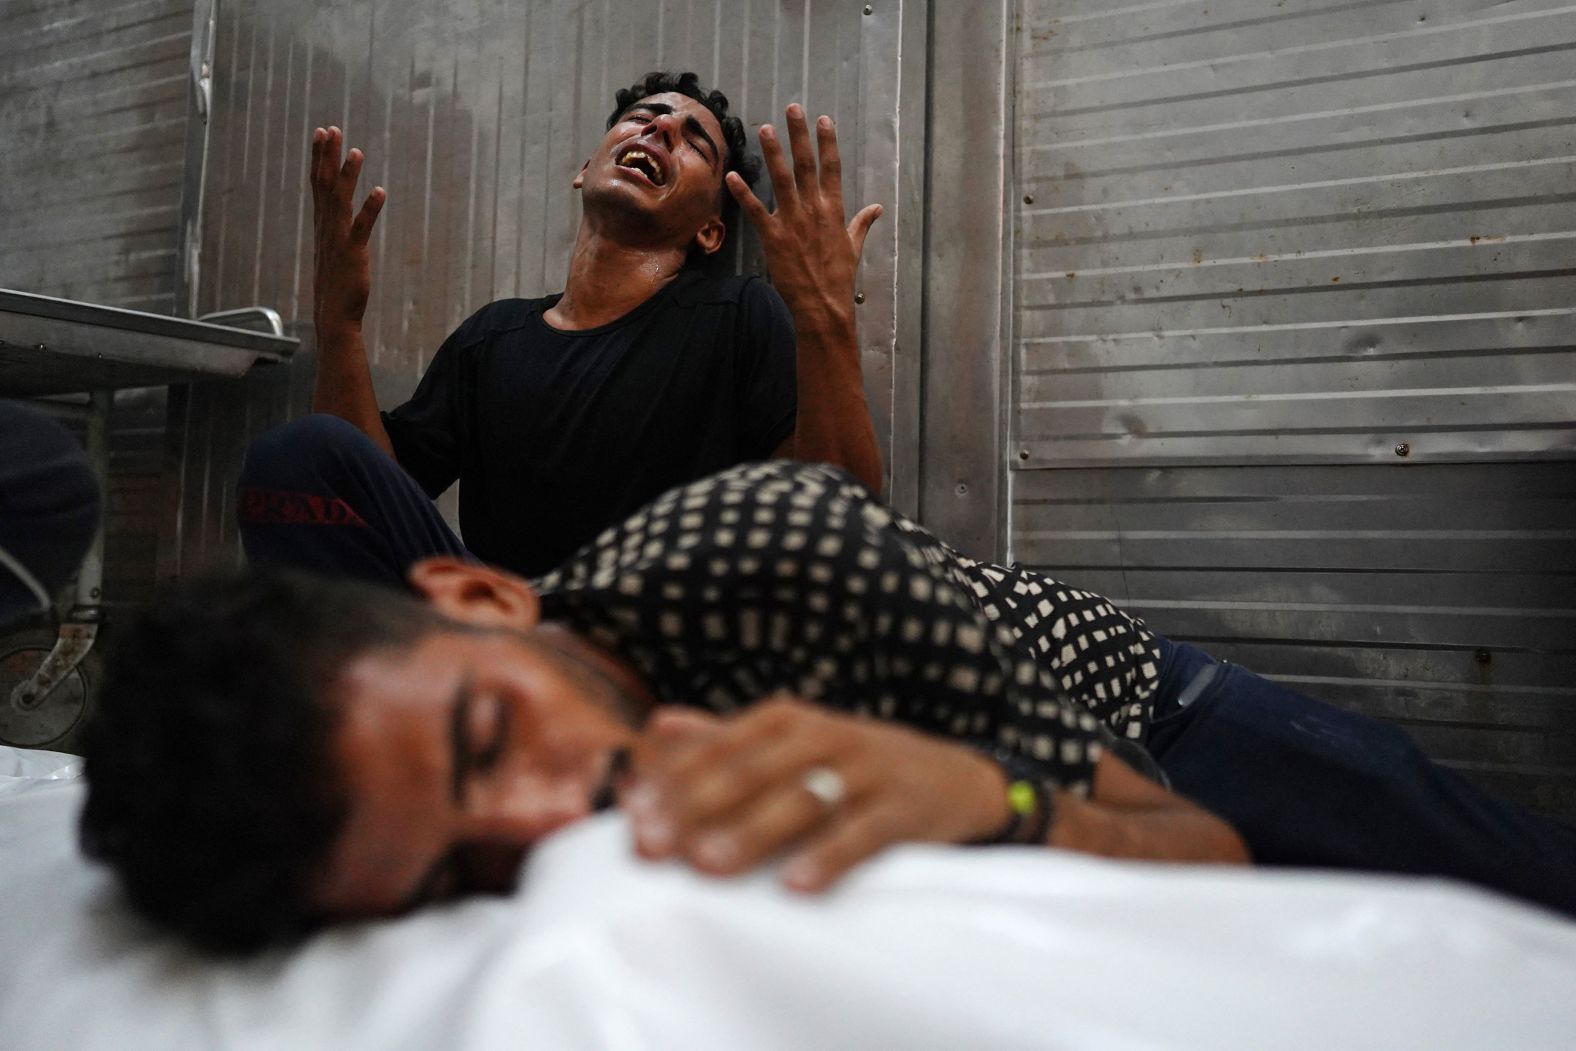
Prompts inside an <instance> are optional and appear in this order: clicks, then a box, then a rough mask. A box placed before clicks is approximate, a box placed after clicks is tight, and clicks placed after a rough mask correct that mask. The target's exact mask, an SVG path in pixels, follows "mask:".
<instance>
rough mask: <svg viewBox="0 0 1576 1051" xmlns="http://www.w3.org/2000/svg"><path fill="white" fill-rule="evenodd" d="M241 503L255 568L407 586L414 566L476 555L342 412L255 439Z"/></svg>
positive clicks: (247, 544)
mask: <svg viewBox="0 0 1576 1051" xmlns="http://www.w3.org/2000/svg"><path fill="white" fill-rule="evenodd" d="M238 507H239V517H240V526H241V545H242V547H244V548H245V550H246V557H247V559H248V560H249V561H251V562H252V564H253V565H268V566H285V567H291V568H295V569H305V570H310V571H312V572H315V573H321V574H325V575H330V576H352V577H359V578H361V579H363V580H370V581H375V582H377V583H383V584H389V585H391V586H393V587H404V586H405V573H406V571H407V570H408V569H409V568H410V566H411V563H413V562H417V561H419V560H421V559H423V558H426V557H428V556H430V555H454V556H457V557H460V558H470V557H471V555H470V552H468V551H467V550H466V549H465V545H464V544H462V543H461V542H460V538H459V537H457V536H455V535H454V530H452V529H450V528H449V525H448V523H447V522H445V521H444V520H443V516H442V515H440V514H439V513H438V509H437V508H436V507H434V506H433V503H432V501H431V500H430V499H429V498H428V497H427V494H426V493H425V492H423V491H422V488H421V486H419V485H417V484H416V482H415V480H414V479H412V478H411V476H410V475H408V474H406V473H405V472H404V470H402V469H401V468H400V466H399V464H397V463H395V462H394V461H393V460H392V459H390V458H389V457H388V455H387V454H385V453H384V452H383V450H381V449H379V448H378V447H377V445H376V444H374V443H373V441H372V439H370V438H368V437H367V436H366V435H365V434H363V433H362V432H361V430H360V429H359V428H357V427H356V426H355V425H354V424H351V423H347V422H346V421H344V420H342V419H340V418H339V417H337V416H322V415H318V416H306V417H303V418H301V419H299V420H294V421H292V422H290V423H287V424H285V425H283V426H281V427H276V428H275V429H273V430H271V431H269V432H268V433H267V434H265V435H263V436H262V437H261V438H259V439H258V440H257V441H256V442H254V443H253V444H252V447H251V448H250V449H248V450H247V453H246V462H245V464H244V465H243V466H242V468H241V482H240V499H239V504H238Z"/></svg>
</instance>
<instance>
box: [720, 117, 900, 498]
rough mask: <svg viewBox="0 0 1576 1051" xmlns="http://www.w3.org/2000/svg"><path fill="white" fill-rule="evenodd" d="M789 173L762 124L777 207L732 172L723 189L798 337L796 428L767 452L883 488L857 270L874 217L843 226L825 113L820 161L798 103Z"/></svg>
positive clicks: (819, 128) (865, 212) (871, 213)
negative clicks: (759, 250)
mask: <svg viewBox="0 0 1576 1051" xmlns="http://www.w3.org/2000/svg"><path fill="white" fill-rule="evenodd" d="M787 125H788V143H789V147H790V150H791V152H792V155H793V166H792V168H791V169H790V167H789V163H788V159H787V158H785V157H784V155H783V148H782V144H781V142H780V141H779V140H778V137H777V132H776V129H774V128H773V127H772V126H771V125H769V124H768V125H764V126H762V128H761V132H760V134H761V153H762V154H763V155H764V157H765V159H766V170H767V172H768V173H769V174H770V176H771V180H772V190H773V193H774V195H775V197H776V209H775V211H772V212H768V211H767V210H766V206H765V205H764V204H762V203H761V201H760V199H759V198H757V197H756V196H755V194H754V193H752V192H751V191H750V188H749V186H748V184H746V183H745V181H744V180H743V179H742V178H740V177H739V176H738V175H737V174H734V173H731V172H730V173H729V175H728V177H727V182H728V189H729V191H730V192H732V194H733V196H734V199H735V200H737V201H738V202H739V206H740V207H741V208H742V209H743V210H744V213H745V215H747V216H748V217H749V219H750V222H751V223H753V224H754V225H755V229H756V231H757V232H758V233H759V234H760V237H761V245H762V247H763V248H764V249H765V251H766V266H767V269H768V271H769V272H770V274H771V279H772V284H773V286H774V287H775V288H776V289H777V291H778V292H779V293H780V294H781V295H782V297H783V301H784V302H786V303H787V304H788V309H789V311H791V312H792V314H793V320H794V329H795V332H796V334H797V336H798V343H799V351H798V373H799V408H798V414H797V416H796V419H795V427H794V433H793V434H792V435H791V436H790V437H789V438H788V440H787V441H785V442H784V443H783V444H782V445H781V446H780V447H778V449H777V450H776V452H775V453H774V454H773V455H774V456H778V457H785V458H792V459H796V460H808V461H811V462H816V463H830V464H834V465H836V466H838V467H842V468H844V469H845V470H847V471H849V472H850V473H852V474H853V475H854V476H855V477H857V478H858V479H859V480H860V481H862V482H864V483H865V484H866V485H867V486H869V487H870V488H871V490H873V491H875V492H880V491H881V450H880V446H879V445H877V443H876V434H875V427H874V426H873V425H872V424H871V422H870V406H869V404H868V403H867V402H866V400H865V388H864V380H863V377H862V374H861V371H860V367H859V338H858V331H857V328H856V325H855V322H854V274H855V271H856V270H857V269H858V267H859V256H860V254H861V253H862V252H863V251H864V246H865V235H866V234H868V233H869V232H870V226H871V224H872V223H874V222H875V221H876V219H878V218H879V217H880V215H881V206H880V205H878V204H873V205H869V206H867V207H865V208H863V209H861V210H860V211H859V213H858V214H857V215H855V216H854V218H853V219H852V221H850V222H849V223H848V225H847V226H846V227H845V226H844V225H843V186H842V163H841V159H840V158H839V156H838V152H837V131H836V129H835V128H833V126H832V121H831V118H830V117H821V118H820V119H819V120H818V121H817V122H816V138H817V142H818V146H819V154H820V161H819V164H817V160H816V151H815V150H813V149H812V148H811V146H810V131H809V127H808V125H807V123H806V121H805V112H804V108H803V107H802V106H800V105H798V104H797V103H795V104H793V105H791V106H789V107H788V113H787Z"/></svg>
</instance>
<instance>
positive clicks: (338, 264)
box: [307, 128, 388, 336]
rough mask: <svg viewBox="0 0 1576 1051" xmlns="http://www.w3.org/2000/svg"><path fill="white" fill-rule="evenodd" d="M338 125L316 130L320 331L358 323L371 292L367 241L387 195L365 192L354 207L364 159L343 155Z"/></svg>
mask: <svg viewBox="0 0 1576 1051" xmlns="http://www.w3.org/2000/svg"><path fill="white" fill-rule="evenodd" d="M343 146H344V133H343V132H341V131H340V130H339V129H338V128H318V129H316V130H315V131H313V132H312V161H311V167H310V170H309V171H308V174H307V181H308V182H309V183H310V184H311V187H312V220H313V223H312V230H313V285H312V287H313V305H314V308H315V320H316V323H317V327H318V330H319V334H320V336H321V335H322V334H323V333H324V332H325V330H327V331H336V330H338V329H341V328H343V327H347V326H348V327H354V328H358V329H359V327H360V325H361V319H362V317H363V316H364V315H365V314H366V310H367V299H368V297H369V296H370V295H371V293H372V263H371V255H370V253H369V251H368V248H367V245H368V242H369V241H370V240H371V237H372V227H373V226H374V225H375V224H376V223H377V221H378V213H379V212H381V211H382V210H383V203H384V201H385V200H387V197H388V195H387V194H386V193H385V192H384V190H383V187H381V186H377V187H374V188H373V190H372V192H371V193H369V194H367V198H366V200H365V201H364V202H363V203H362V205H361V210H360V211H359V212H357V211H355V210H354V207H353V206H354V203H355V195H356V183H357V181H358V180H359V179H360V177H361V164H362V161H363V160H364V158H363V155H362V153H361V151H360V150H356V149H353V150H351V151H350V152H349V154H348V155H346V156H345V158H344V161H343V163H341V161H340V153H341V150H342V148H343Z"/></svg>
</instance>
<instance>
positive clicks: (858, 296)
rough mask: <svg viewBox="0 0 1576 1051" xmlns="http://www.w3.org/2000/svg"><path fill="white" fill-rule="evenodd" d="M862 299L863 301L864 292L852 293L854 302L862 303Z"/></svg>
mask: <svg viewBox="0 0 1576 1051" xmlns="http://www.w3.org/2000/svg"><path fill="white" fill-rule="evenodd" d="M864 301H865V294H864V293H863V292H855V293H854V302H855V303H863V302H864Z"/></svg>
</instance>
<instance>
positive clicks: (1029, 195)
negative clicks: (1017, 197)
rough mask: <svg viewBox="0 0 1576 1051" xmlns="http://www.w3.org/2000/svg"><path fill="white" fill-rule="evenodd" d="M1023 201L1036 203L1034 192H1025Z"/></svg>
mask: <svg viewBox="0 0 1576 1051" xmlns="http://www.w3.org/2000/svg"><path fill="white" fill-rule="evenodd" d="M1023 203H1024V204H1033V203H1034V194H1032V193H1026V194H1024V195H1023Z"/></svg>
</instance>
